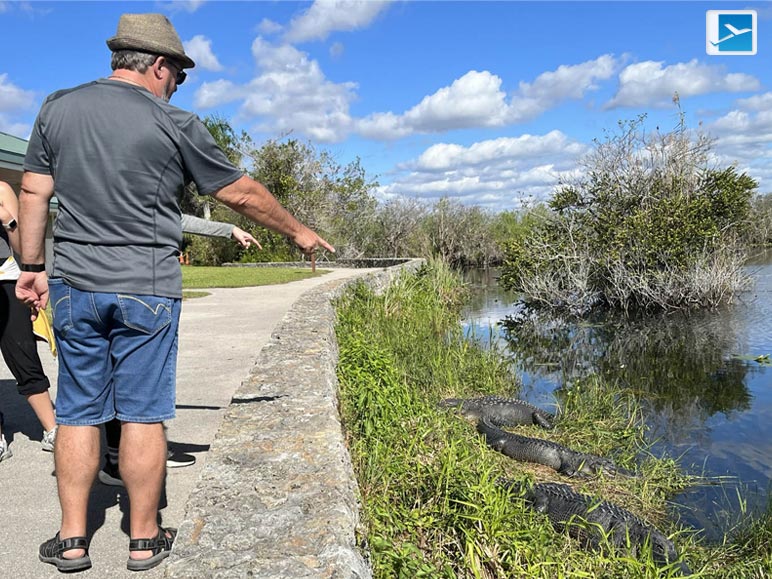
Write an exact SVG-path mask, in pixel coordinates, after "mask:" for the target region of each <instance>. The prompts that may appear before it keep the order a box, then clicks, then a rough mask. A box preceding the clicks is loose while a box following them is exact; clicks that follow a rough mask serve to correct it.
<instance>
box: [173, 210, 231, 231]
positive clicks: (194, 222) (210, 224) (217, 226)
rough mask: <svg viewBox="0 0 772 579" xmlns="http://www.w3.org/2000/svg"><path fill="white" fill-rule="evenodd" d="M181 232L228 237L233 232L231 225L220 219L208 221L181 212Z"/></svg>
mask: <svg viewBox="0 0 772 579" xmlns="http://www.w3.org/2000/svg"><path fill="white" fill-rule="evenodd" d="M182 232H183V233H190V234H192V235H203V236H205V237H230V236H231V235H232V234H233V225H231V224H230V223H222V222H220V221H209V220H208V219H201V218H200V217H195V216H193V215H188V214H187V213H183V214H182Z"/></svg>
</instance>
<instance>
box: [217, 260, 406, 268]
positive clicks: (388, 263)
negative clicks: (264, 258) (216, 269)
mask: <svg viewBox="0 0 772 579" xmlns="http://www.w3.org/2000/svg"><path fill="white" fill-rule="evenodd" d="M410 261H415V260H414V259H413V258H410V257H364V258H361V259H336V260H335V261H317V262H316V267H318V268H319V269H335V268H336V267H356V268H364V267H394V266H395V265H403V264H406V263H408V262H410ZM222 266H223V267H311V262H310V261H268V262H264V263H224V264H222Z"/></svg>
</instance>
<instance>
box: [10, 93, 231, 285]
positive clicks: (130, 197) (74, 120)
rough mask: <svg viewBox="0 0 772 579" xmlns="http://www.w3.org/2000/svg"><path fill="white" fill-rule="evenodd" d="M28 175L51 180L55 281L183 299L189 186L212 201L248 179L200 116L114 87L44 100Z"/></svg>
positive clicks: (26, 166) (26, 167)
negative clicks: (184, 209) (182, 205)
mask: <svg viewBox="0 0 772 579" xmlns="http://www.w3.org/2000/svg"><path fill="white" fill-rule="evenodd" d="M24 170H25V171H30V172H33V173H42V174H48V175H51V176H52V177H53V179H54V194H55V195H56V197H57V200H58V201H59V213H58V215H57V218H56V222H55V224H54V261H53V264H52V267H51V275H52V276H53V277H62V278H64V280H65V282H66V283H67V284H68V285H70V286H72V287H75V288H78V289H81V290H85V291H96V292H118V293H132V294H144V295H156V296H167V297H177V298H178V297H181V296H182V274H181V272H180V266H179V260H178V258H177V255H178V249H179V247H180V244H181V241H182V230H181V227H180V209H179V199H180V196H181V193H182V188H183V187H184V185H185V184H186V183H188V182H190V181H192V182H194V183H195V184H196V187H197V188H198V192H199V193H200V194H203V195H209V194H212V193H215V192H217V191H219V190H220V189H222V188H223V187H225V186H226V185H229V184H231V183H233V182H234V181H236V180H237V179H239V178H240V177H241V176H242V172H241V171H240V170H239V169H237V168H236V167H234V166H233V165H232V164H231V163H230V162H229V161H228V159H227V158H226V157H225V154H224V153H223V152H222V150H221V149H220V148H219V147H218V146H217V143H216V142H215V141H214V139H213V138H212V136H211V135H210V133H209V131H208V130H207V129H206V127H205V126H204V124H203V123H202V122H201V121H200V120H199V119H198V117H196V116H195V115H194V114H192V113H189V112H187V111H184V110H182V109H179V108H177V107H175V106H172V105H170V104H169V103H167V102H165V101H163V100H162V99H160V98H157V97H156V96H154V95H153V94H152V93H150V92H149V91H147V90H146V89H144V88H141V87H138V86H135V85H131V84H128V83H125V82H120V81H114V80H109V79H100V80H96V81H93V82H90V83H88V84H84V85H81V86H78V87H75V88H72V89H68V90H63V91H59V92H56V93H54V94H52V95H51V96H49V97H48V98H47V99H46V101H45V103H44V104H43V106H42V107H41V109H40V113H39V114H38V118H37V120H36V121H35V126H34V128H33V131H32V136H31V137H30V142H29V146H28V148H27V156H26V158H25V160H24Z"/></svg>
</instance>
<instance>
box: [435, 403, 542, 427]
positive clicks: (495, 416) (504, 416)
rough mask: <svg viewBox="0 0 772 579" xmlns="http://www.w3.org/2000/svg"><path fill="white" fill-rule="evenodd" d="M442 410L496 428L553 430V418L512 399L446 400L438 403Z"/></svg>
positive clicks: (529, 405)
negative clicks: (525, 425) (450, 410)
mask: <svg viewBox="0 0 772 579" xmlns="http://www.w3.org/2000/svg"><path fill="white" fill-rule="evenodd" d="M440 407H442V408H451V407H452V408H456V409H457V410H458V411H459V413H460V414H461V415H462V416H463V417H465V418H468V419H473V420H481V419H483V418H485V419H487V420H488V421H489V422H491V423H492V424H495V425H497V426H519V425H524V424H538V425H539V426H541V427H542V428H547V429H550V428H553V424H552V423H553V421H554V420H555V417H554V416H553V415H552V414H550V413H549V412H546V411H544V410H542V409H541V408H537V407H536V406H532V405H531V404H528V403H527V402H523V401H522V400H516V399H514V398H502V397H501V396H483V397H482V398H469V399H463V398H446V399H445V400H443V401H441V402H440Z"/></svg>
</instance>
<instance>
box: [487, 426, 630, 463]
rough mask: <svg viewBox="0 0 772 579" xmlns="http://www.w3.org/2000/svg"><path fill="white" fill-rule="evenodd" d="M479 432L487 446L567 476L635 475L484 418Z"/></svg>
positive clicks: (606, 461) (598, 457)
mask: <svg viewBox="0 0 772 579" xmlns="http://www.w3.org/2000/svg"><path fill="white" fill-rule="evenodd" d="M477 431H478V432H479V433H480V434H483V435H484V436H485V441H486V442H487V443H488V446H490V447H491V448H493V449H494V450H498V451H499V452H501V453H502V454H505V455H506V456H509V457H511V458H514V459H516V460H525V461H528V462H535V463H538V464H543V465H545V466H549V467H551V468H554V469H555V470H556V471H558V472H559V473H561V474H565V475H568V476H594V475H597V474H599V473H600V472H603V473H605V474H607V475H617V474H621V475H625V476H635V473H633V472H631V471H629V470H627V469H624V468H621V467H618V466H616V465H615V464H614V463H613V462H612V461H610V460H609V459H607V458H602V457H600V456H595V455H593V454H586V453H584V452H579V451H576V450H572V449H570V448H568V447H566V446H563V445H562V444H558V443H557V442H552V441H551V440H542V439H541V438H528V437H527V436H520V435H519V434H515V433H513V432H506V431H504V430H501V429H500V428H496V426H494V425H493V424H491V422H490V421H489V420H487V419H485V418H481V419H480V420H479V421H478V422H477Z"/></svg>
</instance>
